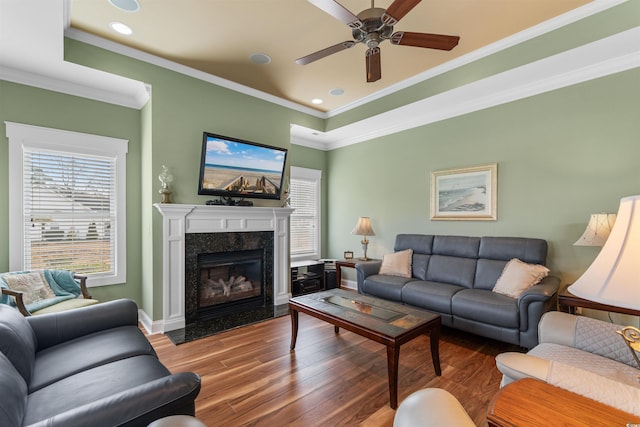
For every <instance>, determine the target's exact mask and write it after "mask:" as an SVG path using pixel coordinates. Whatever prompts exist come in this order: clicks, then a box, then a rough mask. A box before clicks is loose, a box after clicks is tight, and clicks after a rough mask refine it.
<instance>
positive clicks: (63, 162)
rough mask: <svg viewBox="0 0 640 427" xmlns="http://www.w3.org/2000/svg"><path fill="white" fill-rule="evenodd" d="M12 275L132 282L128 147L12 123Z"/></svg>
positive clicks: (103, 282)
mask: <svg viewBox="0 0 640 427" xmlns="http://www.w3.org/2000/svg"><path fill="white" fill-rule="evenodd" d="M6 125H7V137H8V138H9V202H10V208H9V209H10V210H9V225H10V231H9V245H10V255H9V267H10V269H11V270H40V269H65V270H72V271H74V272H76V273H78V274H83V275H87V276H89V277H90V278H91V279H90V280H89V281H88V284H89V285H91V286H96V285H108V284H116V283H124V282H125V281H126V265H125V263H126V242H125V231H126V219H125V200H126V186H125V182H126V153H127V145H128V141H126V140H122V139H116V138H109V137H103V136H97V135H89V134H83V133H77V132H70V131H63V130H57V129H49V128H42V127H37V126H29V125H22V124H18V123H9V122H7V123H6Z"/></svg>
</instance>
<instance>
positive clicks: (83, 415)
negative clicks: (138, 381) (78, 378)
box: [29, 372, 200, 427]
mask: <svg viewBox="0 0 640 427" xmlns="http://www.w3.org/2000/svg"><path fill="white" fill-rule="evenodd" d="M198 393H200V376H199V375H198V374H196V373H193V372H182V373H179V374H173V375H169V376H166V377H163V378H158V379H156V380H153V381H150V382H148V383H146V384H142V385H139V386H137V387H134V388H131V389H129V390H126V391H123V392H120V393H116V394H113V395H112V396H108V397H105V398H102V399H99V400H97V401H95V402H92V403H88V404H86V405H82V406H79V407H77V408H74V409H72V410H69V411H65V412H62V413H60V414H57V415H55V416H53V417H51V418H48V419H46V420H42V421H39V422H37V423H35V424H30V426H29V427H45V426H46V427H63V426H64V427H84V426H90V425H91V426H146V425H148V424H149V423H151V422H152V421H155V420H156V419H159V418H162V417H166V416H169V415H195V413H194V412H195V406H194V401H195V399H196V397H197V396H198Z"/></svg>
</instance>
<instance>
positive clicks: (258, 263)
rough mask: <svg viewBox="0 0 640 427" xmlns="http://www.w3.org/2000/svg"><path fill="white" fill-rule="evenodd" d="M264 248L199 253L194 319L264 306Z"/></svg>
mask: <svg viewBox="0 0 640 427" xmlns="http://www.w3.org/2000/svg"><path fill="white" fill-rule="evenodd" d="M263 258H264V251H262V250H249V251H233V252H216V253H207V254H200V255H198V271H199V280H198V309H197V318H198V319H199V320H200V319H202V320H207V319H210V318H214V317H219V316H223V315H226V314H229V313H238V312H242V311H246V310H250V309H252V308H256V307H264V306H265V296H266V293H265V292H264V284H265V278H264V268H263V264H264V263H263Z"/></svg>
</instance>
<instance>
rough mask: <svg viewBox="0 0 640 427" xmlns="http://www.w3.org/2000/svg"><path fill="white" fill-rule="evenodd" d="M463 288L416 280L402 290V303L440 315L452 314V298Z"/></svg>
mask: <svg viewBox="0 0 640 427" xmlns="http://www.w3.org/2000/svg"><path fill="white" fill-rule="evenodd" d="M462 289H465V288H463V287H462V286H456V285H451V284H448V283H439V282H426V281H423V280H415V281H412V282H409V283H407V284H406V285H405V286H404V287H403V288H402V302H403V303H405V304H409V305H414V306H416V307H420V308H424V309H426V310H431V311H435V312H438V313H446V314H451V298H452V297H453V295H454V294H455V293H456V292H459V291H461V290H462Z"/></svg>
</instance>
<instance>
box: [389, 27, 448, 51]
mask: <svg viewBox="0 0 640 427" xmlns="http://www.w3.org/2000/svg"><path fill="white" fill-rule="evenodd" d="M459 40H460V37H459V36H446V35H444V34H428V33H411V32H408V31H398V32H396V33H393V35H392V36H391V43H393V44H399V45H402V46H415V47H426V48H428V49H440V50H451V49H453V48H454V47H456V46H457V45H458V41H459Z"/></svg>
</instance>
